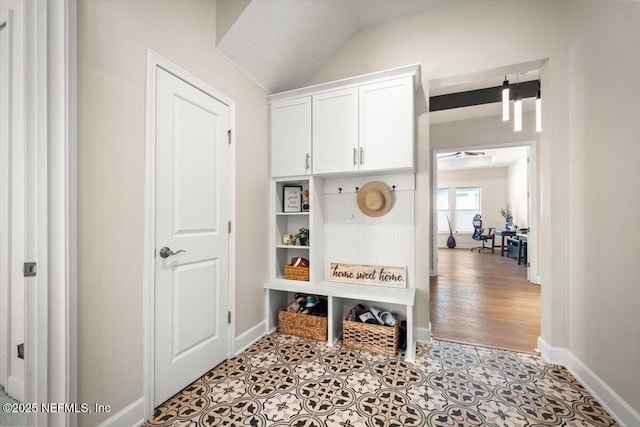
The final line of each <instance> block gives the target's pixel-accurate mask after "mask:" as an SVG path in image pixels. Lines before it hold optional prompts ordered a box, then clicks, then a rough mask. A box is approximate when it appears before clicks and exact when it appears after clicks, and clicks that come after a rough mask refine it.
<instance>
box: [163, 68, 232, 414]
mask: <svg viewBox="0 0 640 427" xmlns="http://www.w3.org/2000/svg"><path fill="white" fill-rule="evenodd" d="M155 122H156V197H155V199H156V236H155V241H156V258H155V262H156V266H155V270H156V271H155V273H156V274H155V278H156V282H155V337H154V342H155V344H154V345H155V390H154V396H155V398H154V403H155V405H158V404H159V403H162V402H163V401H165V400H166V399H168V398H169V397H171V396H172V395H173V394H175V393H176V392H178V391H180V390H181V389H182V388H184V387H185V386H186V385H188V384H189V383H191V382H192V381H193V380H195V379H197V378H198V377H199V376H201V375H202V374H204V373H205V372H207V371H208V370H209V369H211V368H212V367H214V366H215V365H217V364H218V363H220V362H221V361H223V360H224V359H226V358H227V357H228V352H229V345H228V343H229V340H228V334H229V325H228V321H227V312H228V305H229V279H228V278H229V271H228V269H229V235H228V225H227V224H228V220H229V194H228V193H229V190H228V187H229V182H228V160H229V159H228V151H229V148H228V143H227V132H228V130H229V129H230V108H229V106H228V105H225V104H224V103H222V102H220V101H219V100H217V99H215V98H213V97H212V96H210V95H208V94H206V93H204V92H202V91H200V90H199V89H197V88H195V87H194V86H191V85H190V84H188V83H186V82H185V81H183V80H181V79H179V78H177V77H175V76H174V75H172V74H170V73H168V72H166V71H164V70H163V69H161V68H158V73H157V93H156V121H155ZM162 248H170V250H171V251H173V252H175V255H170V253H171V252H169V254H167V253H166V252H167V249H164V250H163V249H162ZM179 251H184V252H179ZM165 255H167V256H166V257H165Z"/></svg>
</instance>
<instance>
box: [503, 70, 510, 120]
mask: <svg viewBox="0 0 640 427" xmlns="http://www.w3.org/2000/svg"><path fill="white" fill-rule="evenodd" d="M508 120H509V80H507V76H504V81H503V82H502V121H503V122H506V121H508Z"/></svg>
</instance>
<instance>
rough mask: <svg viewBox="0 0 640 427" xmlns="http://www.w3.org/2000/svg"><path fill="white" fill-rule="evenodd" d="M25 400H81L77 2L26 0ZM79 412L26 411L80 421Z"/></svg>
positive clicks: (57, 421)
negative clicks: (32, 265) (30, 267)
mask: <svg viewBox="0 0 640 427" xmlns="http://www.w3.org/2000/svg"><path fill="white" fill-rule="evenodd" d="M24 13H25V20H24V22H25V32H24V35H25V47H24V51H25V55H24V57H25V94H24V96H25V123H24V126H25V148H26V151H25V155H26V186H25V187H26V190H25V193H26V194H25V196H26V197H25V202H26V210H27V218H26V233H25V234H26V236H25V261H36V262H37V263H38V268H37V275H36V277H34V278H28V279H25V291H26V295H25V301H26V316H25V317H26V321H25V328H26V330H25V401H26V402H39V403H46V402H77V375H76V368H77V363H76V358H77V352H76V343H77V339H76V258H75V254H76V173H75V171H76V139H75V138H76V127H77V125H76V86H75V85H76V43H75V42H76V2H75V1H74V0H71V1H52V2H40V1H36V2H32V1H27V0H25V1H24ZM76 422H77V420H76V415H75V414H68V413H67V414H65V413H59V414H46V413H44V412H38V413H29V414H27V424H28V425H50V426H58V425H71V426H73V425H75V424H76Z"/></svg>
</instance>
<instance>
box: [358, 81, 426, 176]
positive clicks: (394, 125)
mask: <svg viewBox="0 0 640 427" xmlns="http://www.w3.org/2000/svg"><path fill="white" fill-rule="evenodd" d="M413 92H414V91H413V77H403V78H399V79H394V80H387V81H383V82H379V83H373V84H368V85H364V86H360V91H359V98H360V115H359V117H360V121H359V123H360V128H359V134H360V146H359V150H360V152H359V153H358V154H359V156H358V157H359V158H358V164H359V170H361V171H378V170H388V169H398V170H399V169H413V167H414V145H415V144H414V126H415V124H414V122H415V119H414V117H415V114H414V96H413Z"/></svg>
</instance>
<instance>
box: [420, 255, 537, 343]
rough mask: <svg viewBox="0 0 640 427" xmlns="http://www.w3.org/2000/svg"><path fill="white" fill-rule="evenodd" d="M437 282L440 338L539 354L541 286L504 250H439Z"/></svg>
mask: <svg viewBox="0 0 640 427" xmlns="http://www.w3.org/2000/svg"><path fill="white" fill-rule="evenodd" d="M438 258H439V260H438V276H437V277H432V278H431V290H430V297H431V299H430V307H431V330H432V334H433V337H434V338H435V339H439V340H447V341H456V342H462V343H467V344H477V345H482V346H487V347H496V348H502V349H508V350H516V351H522V352H528V353H533V352H534V349H535V348H536V347H537V344H536V340H537V338H538V336H539V335H540V286H539V285H534V284H531V283H529V282H528V281H527V269H526V268H525V267H524V266H522V265H518V264H517V263H516V261H515V260H514V259H513V258H507V257H501V256H500V254H499V253H498V251H496V253H494V254H492V253H491V252H482V253H478V252H471V251H469V249H439V250H438Z"/></svg>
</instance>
